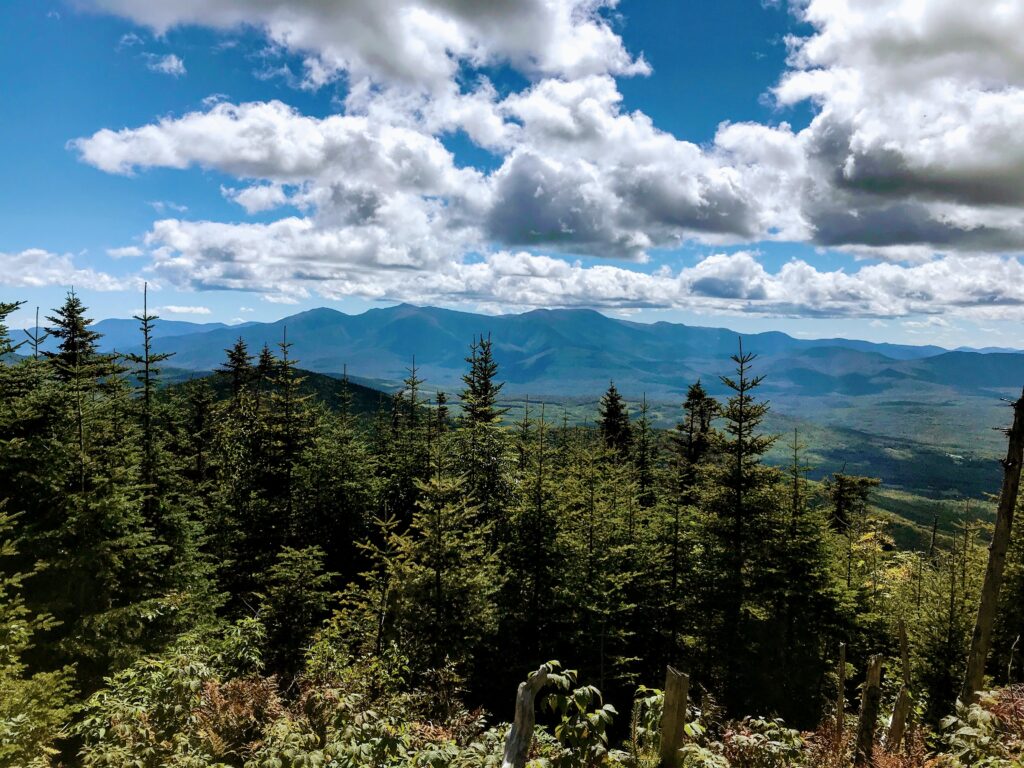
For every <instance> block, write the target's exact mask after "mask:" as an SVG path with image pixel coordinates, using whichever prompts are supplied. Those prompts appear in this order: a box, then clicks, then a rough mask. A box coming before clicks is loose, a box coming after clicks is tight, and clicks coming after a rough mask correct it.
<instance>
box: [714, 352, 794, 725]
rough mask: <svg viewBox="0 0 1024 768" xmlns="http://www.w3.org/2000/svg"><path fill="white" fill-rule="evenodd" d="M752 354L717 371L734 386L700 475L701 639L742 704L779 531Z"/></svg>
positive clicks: (730, 697) (736, 704)
mask: <svg viewBox="0 0 1024 768" xmlns="http://www.w3.org/2000/svg"><path fill="white" fill-rule="evenodd" d="M755 359H756V355H754V354H752V353H749V352H747V353H745V352H744V351H743V345H742V342H741V343H740V350H739V353H738V354H736V355H733V356H732V361H733V363H734V364H735V365H736V375H735V376H734V377H732V376H723V377H722V383H723V384H724V385H725V386H726V387H727V388H728V389H729V390H730V391H731V392H732V395H731V396H730V397H729V399H728V401H727V402H726V404H725V406H724V407H723V408H722V414H721V415H722V420H723V422H724V428H723V431H722V433H720V434H716V442H717V445H716V446H715V452H716V453H717V454H718V456H719V460H718V461H717V462H716V464H715V465H714V467H713V468H712V469H711V471H710V472H709V473H706V474H705V476H704V487H703V489H702V490H703V495H704V497H705V499H704V503H705V505H706V507H707V510H708V512H709V513H710V517H709V518H708V521H707V522H708V527H707V534H708V536H707V543H706V546H707V547H708V554H709V555H710V557H709V558H708V560H707V561H706V563H705V567H708V568H709V569H710V570H709V571H708V572H707V574H706V576H705V579H706V582H707V584H708V585H709V589H708V591H707V593H706V596H705V599H706V600H707V603H706V605H707V610H708V611H709V613H710V616H711V617H712V623H711V627H712V635H711V636H710V637H709V638H708V639H707V640H706V643H707V648H708V649H709V651H710V653H711V668H712V669H713V670H714V671H715V674H717V675H719V676H720V679H721V684H722V691H723V699H724V701H725V703H726V704H727V705H728V706H729V707H730V708H731V709H733V710H735V711H740V709H741V707H743V705H745V704H749V703H751V696H752V694H753V692H754V691H755V690H757V688H756V685H755V684H754V683H753V681H752V674H751V673H752V672H753V671H754V670H755V669H756V665H757V664H758V663H759V661H758V658H757V655H756V653H755V648H754V637H755V635H756V634H757V629H758V628H757V627H756V626H755V624H756V621H755V620H754V619H753V616H756V615H758V614H759V613H760V611H762V610H763V604H759V601H760V599H761V597H762V596H761V595H760V594H759V590H760V589H761V588H762V587H764V586H765V579H764V578H763V577H764V576H765V575H766V571H764V570H763V569H770V568H772V567H773V564H772V563H771V561H770V560H766V559H765V554H766V551H765V550H766V548H768V547H770V546H771V544H772V543H773V540H774V537H775V536H776V535H777V532H776V531H775V530H773V529H772V527H771V526H772V522H773V518H774V514H773V513H774V511H775V509H776V508H777V505H778V502H779V499H778V496H777V491H776V489H777V483H778V479H779V477H778V472H777V470H775V469H772V468H769V467H767V466H765V465H763V464H762V457H763V456H764V454H765V452H767V450H768V448H770V447H771V445H772V443H773V442H774V440H775V438H774V437H773V436H770V435H764V434H761V433H760V432H759V428H760V426H761V423H762V422H763V421H764V417H765V415H766V414H767V412H768V404H767V403H765V402H759V401H758V400H756V399H755V392H756V390H757V387H758V386H759V385H760V384H761V382H762V381H763V377H762V376H753V375H752V374H751V364H752V363H753V361H754V360H755Z"/></svg>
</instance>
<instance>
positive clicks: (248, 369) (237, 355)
mask: <svg viewBox="0 0 1024 768" xmlns="http://www.w3.org/2000/svg"><path fill="white" fill-rule="evenodd" d="M224 351H225V352H226V353H227V360H226V361H225V362H224V365H222V366H221V367H220V368H218V369H217V373H219V374H221V375H222V376H225V377H226V378H227V379H228V381H230V382H231V395H232V397H233V398H234V400H235V401H237V400H238V398H239V396H240V395H241V393H242V390H243V389H244V388H245V387H246V386H247V385H248V384H249V381H250V380H251V379H252V376H253V368H252V360H253V358H252V355H250V354H249V347H248V346H247V345H246V343H245V339H243V338H242V337H241V336H239V337H238V341H236V342H235V345H234V346H233V347H231V348H230V349H226V350H224ZM261 359H262V358H261Z"/></svg>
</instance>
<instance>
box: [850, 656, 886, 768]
mask: <svg viewBox="0 0 1024 768" xmlns="http://www.w3.org/2000/svg"><path fill="white" fill-rule="evenodd" d="M881 701H882V657H881V655H879V654H875V655H874V656H872V657H871V658H870V659H868V674H867V678H866V679H865V680H864V692H863V693H862V694H861V701H860V723H859V724H858V726H857V752H856V753H855V754H854V757H853V765H854V768H861V767H862V766H872V765H874V760H873V753H874V749H875V723H876V722H877V720H878V705H879V704H880V703H881Z"/></svg>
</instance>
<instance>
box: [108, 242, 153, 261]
mask: <svg viewBox="0 0 1024 768" xmlns="http://www.w3.org/2000/svg"><path fill="white" fill-rule="evenodd" d="M144 253H145V251H143V250H142V249H141V248H139V247H138V246H137V245H126V246H124V247H122V248H107V256H110V257H111V258H112V259H128V258H136V257H138V256H142V255H144Z"/></svg>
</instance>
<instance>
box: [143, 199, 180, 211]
mask: <svg viewBox="0 0 1024 768" xmlns="http://www.w3.org/2000/svg"><path fill="white" fill-rule="evenodd" d="M149 207H150V208H152V209H153V210H154V211H156V212H157V213H161V214H162V213H167V211H174V212H175V213H185V212H186V211H187V210H188V206H187V205H180V204H178V203H174V202H171V201H170V200H150V201H149Z"/></svg>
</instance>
